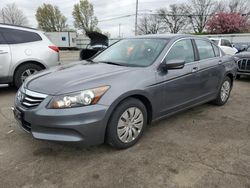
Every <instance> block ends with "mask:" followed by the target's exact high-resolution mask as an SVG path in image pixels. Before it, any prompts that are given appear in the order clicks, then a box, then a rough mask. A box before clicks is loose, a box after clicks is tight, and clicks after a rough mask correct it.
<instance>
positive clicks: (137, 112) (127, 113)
mask: <svg viewBox="0 0 250 188" xmlns="http://www.w3.org/2000/svg"><path fill="white" fill-rule="evenodd" d="M146 124H147V110H146V107H145V106H144V104H143V103H142V102H141V101H140V100H138V99H134V98H129V99H127V100H125V101H123V102H122V103H120V104H119V106H118V107H117V108H116V109H115V111H114V113H113V115H112V116H111V119H110V121H109V125H108V128H107V142H108V143H109V144H110V145H111V146H112V147H114V148H117V149H125V148H128V147H131V146H133V145H134V144H135V143H136V142H137V141H138V140H139V139H140V138H141V136H142V134H143V131H144V129H145V127H146Z"/></svg>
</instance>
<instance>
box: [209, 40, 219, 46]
mask: <svg viewBox="0 0 250 188" xmlns="http://www.w3.org/2000/svg"><path fill="white" fill-rule="evenodd" d="M211 41H212V42H213V43H214V44H216V45H219V40H214V39H211Z"/></svg>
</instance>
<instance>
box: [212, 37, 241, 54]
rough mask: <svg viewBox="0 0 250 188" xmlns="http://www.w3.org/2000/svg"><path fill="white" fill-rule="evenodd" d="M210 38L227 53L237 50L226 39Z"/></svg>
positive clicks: (233, 52) (234, 52)
mask: <svg viewBox="0 0 250 188" xmlns="http://www.w3.org/2000/svg"><path fill="white" fill-rule="evenodd" d="M210 40H211V41H213V42H214V43H215V44H216V45H218V46H219V47H220V48H221V49H222V51H223V52H225V53H226V54H228V55H235V54H236V53H237V52H238V50H237V49H236V48H235V47H234V46H233V45H232V44H231V42H230V41H229V40H227V39H221V38H210Z"/></svg>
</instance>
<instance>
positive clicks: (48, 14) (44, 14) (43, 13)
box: [36, 3, 67, 32]
mask: <svg viewBox="0 0 250 188" xmlns="http://www.w3.org/2000/svg"><path fill="white" fill-rule="evenodd" d="M36 20H37V22H38V28H40V29H42V30H43V31H46V32H53V31H64V30H66V29H67V24H66V21H67V19H66V17H65V16H64V15H63V14H62V13H61V11H60V10H59V8H58V7H57V6H53V5H51V4H45V3H44V4H43V5H42V6H40V7H38V9H37V11H36Z"/></svg>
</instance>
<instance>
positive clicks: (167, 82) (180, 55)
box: [156, 39, 200, 116]
mask: <svg viewBox="0 0 250 188" xmlns="http://www.w3.org/2000/svg"><path fill="white" fill-rule="evenodd" d="M174 59H177V60H185V66H184V68H183V69H176V70H168V71H167V72H165V73H161V72H159V73H158V76H157V80H158V83H160V84H159V85H158V88H159V93H160V94H161V97H157V96H156V97H157V99H158V107H159V108H158V109H160V111H159V116H164V115H165V114H167V113H171V112H174V111H177V110H179V109H183V108H185V107H188V106H190V105H192V104H194V103H196V102H197V101H198V100H199V93H200V91H199V90H200V79H199V74H198V72H199V63H198V61H196V56H195V53H194V46H193V43H192V41H191V39H181V40H179V41H177V42H176V43H175V44H174V45H173V46H172V47H171V49H170V51H169V52H168V54H167V55H166V58H165V61H166V63H167V62H168V61H170V60H174ZM158 96H159V95H158Z"/></svg>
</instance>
